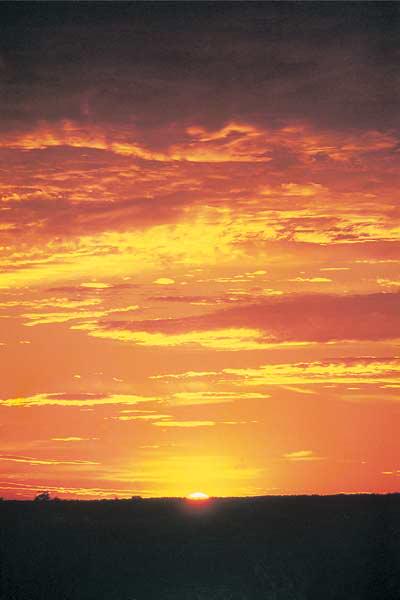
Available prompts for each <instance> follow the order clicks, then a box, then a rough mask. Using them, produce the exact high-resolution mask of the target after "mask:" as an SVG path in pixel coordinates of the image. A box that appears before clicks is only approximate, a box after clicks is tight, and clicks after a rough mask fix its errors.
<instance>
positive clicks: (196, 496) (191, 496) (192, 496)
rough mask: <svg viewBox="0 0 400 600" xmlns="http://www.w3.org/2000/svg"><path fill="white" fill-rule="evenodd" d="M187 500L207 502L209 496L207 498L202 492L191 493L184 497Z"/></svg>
mask: <svg viewBox="0 0 400 600" xmlns="http://www.w3.org/2000/svg"><path fill="white" fill-rule="evenodd" d="M186 498H187V500H195V501H197V502H198V501H199V500H200V501H201V500H203V501H204V500H209V499H210V496H208V495H207V494H205V493H204V492H192V493H191V494H188V496H186Z"/></svg>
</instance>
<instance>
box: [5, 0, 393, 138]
mask: <svg viewBox="0 0 400 600" xmlns="http://www.w3.org/2000/svg"><path fill="white" fill-rule="evenodd" d="M0 10H1V20H2V35H1V40H2V42H1V46H0V48H1V53H0V56H1V69H0V77H1V79H2V96H1V100H0V108H1V114H2V123H1V126H2V127H3V128H5V129H8V128H21V129H23V128H24V127H26V126H28V125H29V124H31V123H33V122H36V121H39V120H41V119H46V120H50V121H51V120H56V119H60V118H69V119H75V120H80V119H81V120H88V119H89V120H92V121H97V120H98V121H102V122H104V121H118V120H124V121H127V120H128V121H131V122H134V123H135V124H136V125H137V126H139V127H143V129H145V130H146V135H147V136H149V137H151V136H152V132H154V131H155V130H158V129H159V128H160V127H161V126H165V125H166V124H168V123H173V122H176V121H179V122H182V123H185V122H190V123H192V122H202V123H204V124H207V125H208V126H209V127H213V126H217V125H221V123H222V122H225V121H227V120H230V119H245V120H247V121H258V122H263V123H264V122H266V121H267V122H268V123H273V122H275V123H278V122H280V121H281V120H282V119H288V118H292V119H293V118H294V119H309V120H311V121H314V122H316V123H317V124H322V125H329V126H333V127H338V128H342V127H361V128H371V127H372V128H391V127H394V126H397V125H398V110H397V106H398V97H397V94H398V92H399V79H398V69H397V65H398V51H399V36H398V26H399V15H400V7H399V5H398V3H395V2H378V3H375V2H368V3H359V2H345V3H344V2H329V3H326V2H309V3H306V2H303V3H297V2H296V3H294V2H284V3H278V2H275V3H273V2H268V3H266V2H265V3H264V2H263V3H258V2H251V3H244V2H223V3H216V2H213V3H208V2H187V3H180V2H176V3H173V2H172V3H171V2H163V3H160V2H157V3H153V2H146V3H141V2H139V3H132V2H118V3H117V2H113V3H98V2H87V3H86V2H85V3H83V2H82V3H71V2H69V3H62V2H57V3H52V2H40V3H34V2H26V3H11V2H3V3H2V6H1V9H0Z"/></svg>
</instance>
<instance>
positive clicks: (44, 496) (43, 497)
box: [35, 491, 51, 502]
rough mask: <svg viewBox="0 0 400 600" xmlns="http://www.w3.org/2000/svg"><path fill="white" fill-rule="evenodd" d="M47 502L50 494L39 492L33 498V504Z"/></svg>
mask: <svg viewBox="0 0 400 600" xmlns="http://www.w3.org/2000/svg"><path fill="white" fill-rule="evenodd" d="M49 500H51V498H50V492H47V491H46V492H40V493H39V494H38V495H37V496H36V497H35V502H48V501H49Z"/></svg>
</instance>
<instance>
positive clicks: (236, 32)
mask: <svg viewBox="0 0 400 600" xmlns="http://www.w3.org/2000/svg"><path fill="white" fill-rule="evenodd" d="M0 13H1V15H0V17H1V18H0V22H1V25H0V28H1V35H0V78H1V86H0V495H2V496H4V497H5V498H17V499H25V498H33V497H34V496H35V495H36V494H37V493H38V492H39V491H42V490H49V491H50V493H51V495H52V496H58V497H60V498H81V499H94V498H109V497H120V498H125V497H130V496H132V495H140V496H143V497H154V496H185V495H187V494H189V493H191V492H194V491H202V492H204V493H207V494H209V495H213V496H246V495H262V494H331V493H354V492H382V493H383V492H394V491H399V487H400V485H399V483H400V462H399V450H400V441H399V436H398V431H399V425H400V404H399V387H400V383H399V377H398V376H399V372H400V362H399V353H400V350H399V340H400V310H399V298H400V296H399V286H400V275H399V263H400V253H399V250H400V243H399V234H400V225H399V215H400V210H399V201H398V194H399V191H398V190H399V173H400V154H399V134H400V127H399V126H400V123H399V116H400V113H399V110H398V105H399V83H400V80H399V70H398V61H399V58H400V56H399V55H400V48H399V39H400V38H399V16H400V7H399V4H398V3H391V2H384V3H379V2H378V3H375V2H361V3H360V2H356V3H353V2H338V3H336V2H329V3H325V2H297V3H291V2H263V3H258V2H234V3H231V2H214V3H208V2H195V3H192V2H184V3H171V2H160V3H153V2H144V3H141V2H137V3H130V2H126V3H118V2H109V3H97V2H90V3H85V2H80V3H72V2H71V3H62V2H57V3H44V2H41V3H34V2H33V3H29V2H22V3H21V2H20V3H19V2H15V3H9V2H3V3H2V4H1V7H0Z"/></svg>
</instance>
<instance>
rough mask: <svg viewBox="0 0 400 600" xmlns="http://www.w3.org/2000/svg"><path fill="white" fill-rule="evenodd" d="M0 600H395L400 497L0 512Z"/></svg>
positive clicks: (112, 504) (49, 505)
mask: <svg viewBox="0 0 400 600" xmlns="http://www.w3.org/2000/svg"><path fill="white" fill-rule="evenodd" d="M0 527H1V533H0V535H1V538H0V552H1V554H0V561H1V564H0V567H1V571H0V573H1V579H0V584H1V588H0V589H1V593H0V598H1V600H156V599H157V600H203V599H204V600H334V599H335V600H364V599H365V600H398V599H399V598H400V496H399V495H391V496H334V497H325V498H323V497H280V498H278V497H274V498H273V497H269V498H268V497H266V498H253V499H223V500H222V499H220V500H212V501H210V502H208V503H198V504H194V503H192V504H190V503H187V502H185V501H183V500H176V499H172V500H169V499H167V500H142V501H141V500H136V501H102V502H57V501H51V502H35V503H34V502H1V503H0Z"/></svg>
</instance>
